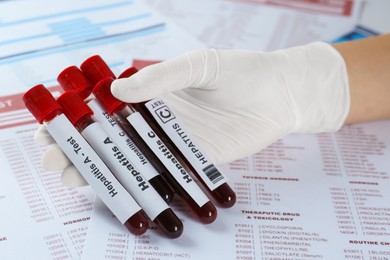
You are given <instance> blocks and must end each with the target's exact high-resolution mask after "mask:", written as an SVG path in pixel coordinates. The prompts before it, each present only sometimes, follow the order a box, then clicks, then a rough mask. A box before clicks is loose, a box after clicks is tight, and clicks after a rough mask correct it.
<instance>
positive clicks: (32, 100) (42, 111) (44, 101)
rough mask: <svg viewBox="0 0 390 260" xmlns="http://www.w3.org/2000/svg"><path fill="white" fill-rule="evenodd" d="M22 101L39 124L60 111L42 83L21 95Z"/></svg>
mask: <svg viewBox="0 0 390 260" xmlns="http://www.w3.org/2000/svg"><path fill="white" fill-rule="evenodd" d="M23 102H24V105H25V106H26V108H27V109H28V110H29V111H30V112H31V114H32V115H33V116H34V117H35V118H36V119H37V121H38V122H39V123H40V124H42V122H43V121H50V120H51V119H53V118H54V117H55V116H57V115H59V114H61V113H62V110H61V107H60V105H59V104H58V103H57V101H56V100H55V98H54V97H53V96H52V94H51V93H50V91H49V90H47V89H46V88H45V86H43V85H42V84H39V85H36V86H35V87H32V88H31V89H30V90H28V91H27V92H26V93H25V94H24V95H23Z"/></svg>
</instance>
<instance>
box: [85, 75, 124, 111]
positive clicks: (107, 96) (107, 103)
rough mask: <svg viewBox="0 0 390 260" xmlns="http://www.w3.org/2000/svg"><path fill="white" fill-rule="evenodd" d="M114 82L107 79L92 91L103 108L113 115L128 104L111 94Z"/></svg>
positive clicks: (111, 79)
mask: <svg viewBox="0 0 390 260" xmlns="http://www.w3.org/2000/svg"><path fill="white" fill-rule="evenodd" d="M113 81H114V79H113V78H105V79H103V80H101V81H99V83H98V84H96V86H95V87H94V88H93V89H92V93H93V94H94V95H95V97H96V99H97V100H99V102H100V104H101V105H102V106H103V108H104V109H105V110H106V111H107V112H108V113H109V114H110V115H111V114H112V113H113V112H116V111H118V109H121V106H125V105H126V104H125V103H124V102H122V101H120V100H119V99H117V98H116V97H114V96H113V95H112V93H111V83H112V82H113Z"/></svg>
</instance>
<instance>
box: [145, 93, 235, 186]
mask: <svg viewBox="0 0 390 260" xmlns="http://www.w3.org/2000/svg"><path fill="white" fill-rule="evenodd" d="M145 105H146V107H147V109H148V110H149V112H150V113H151V114H152V115H153V117H154V119H155V120H156V122H157V123H158V124H159V125H160V126H161V128H162V129H163V130H164V132H165V133H166V134H167V135H168V136H169V138H170V139H171V140H172V142H173V143H174V144H175V145H176V146H177V148H179V150H180V151H181V152H182V153H183V154H184V156H185V157H186V158H187V160H188V161H189V162H190V163H191V165H192V167H194V169H195V170H196V172H197V173H198V174H199V175H200V177H201V178H202V180H203V181H204V182H205V183H206V185H207V186H208V187H209V188H210V190H214V189H216V188H217V187H219V186H220V185H222V184H224V183H225V182H226V181H227V178H226V176H224V175H223V174H222V173H221V172H220V171H219V170H218V169H217V167H215V165H214V164H213V163H212V162H211V160H210V159H209V158H208V157H207V156H206V154H205V153H204V151H202V149H201V148H200V146H199V145H198V144H197V142H196V141H195V138H194V137H193V136H192V135H191V134H190V133H189V132H188V131H185V130H184V129H183V123H182V122H180V121H179V120H178V119H177V117H176V116H175V114H174V113H173V112H172V110H171V109H169V107H168V106H167V105H166V103H165V102H164V101H163V100H162V99H152V100H150V101H149V102H147V103H146V104H145Z"/></svg>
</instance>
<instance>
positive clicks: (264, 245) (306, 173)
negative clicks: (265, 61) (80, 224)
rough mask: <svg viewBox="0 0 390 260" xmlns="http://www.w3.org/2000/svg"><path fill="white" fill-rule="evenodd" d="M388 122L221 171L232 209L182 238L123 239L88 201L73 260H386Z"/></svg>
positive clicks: (297, 139)
mask: <svg viewBox="0 0 390 260" xmlns="http://www.w3.org/2000/svg"><path fill="white" fill-rule="evenodd" d="M389 129H390V121H383V122H376V123H369V124H361V125H354V126H347V127H344V128H343V129H342V130H340V131H339V132H338V133H335V134H332V133H329V134H328V133H327V134H318V135H291V136H288V137H286V138H284V139H282V140H279V141H277V142H276V143H274V144H273V145H272V146H270V147H269V148H267V149H265V150H264V151H262V152H260V153H257V154H255V155H253V156H251V157H248V158H245V159H243V160H239V161H235V162H233V163H230V164H226V165H223V166H221V170H222V171H223V172H224V173H225V174H227V175H228V177H229V178H230V180H231V184H232V186H233V188H234V190H235V191H236V192H237V198H238V201H237V205H235V206H234V207H233V208H231V209H228V210H223V209H220V208H219V209H218V210H219V216H218V218H217V220H216V222H215V223H213V224H210V225H203V224H200V223H199V222H197V221H196V220H195V219H193V218H192V217H191V216H189V215H188V212H187V211H185V209H184V208H183V207H180V206H179V207H174V209H175V210H176V213H177V214H178V215H179V216H180V217H181V218H182V220H183V222H184V233H183V235H182V237H180V238H178V239H176V240H169V239H166V238H164V237H162V236H160V235H159V233H157V232H156V231H155V230H149V231H148V232H147V233H146V234H144V235H143V236H140V237H134V236H132V235H129V234H128V232H127V231H126V230H125V229H124V228H123V227H121V226H120V225H118V224H117V223H116V222H113V221H110V219H111V218H112V216H111V214H110V213H109V212H107V210H106V209H105V208H104V207H102V206H100V202H97V203H96V206H95V207H94V209H93V213H92V218H91V219H92V220H91V222H90V226H89V230H88V235H87V242H86V246H85V248H84V251H83V258H82V259H98V258H101V259H102V258H105V259H329V260H330V259H372V260H373V259H388V258H389V257H390V239H389V237H390V204H389V200H390V189H389V187H390V180H389V175H390V164H389V162H388V158H389V156H390V138H389V135H388V133H389Z"/></svg>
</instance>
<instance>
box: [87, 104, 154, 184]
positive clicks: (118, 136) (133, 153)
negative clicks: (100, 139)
mask: <svg viewBox="0 0 390 260" xmlns="http://www.w3.org/2000/svg"><path fill="white" fill-rule="evenodd" d="M88 106H89V107H90V108H91V109H92V111H93V117H94V118H95V119H96V121H98V122H99V123H100V124H101V126H102V127H103V129H104V130H105V131H106V132H107V133H110V136H111V137H112V139H113V140H114V142H115V143H116V144H117V145H118V147H119V148H120V149H121V150H122V151H123V152H124V153H125V155H126V156H127V158H129V159H130V161H131V162H132V163H133V164H134V166H135V167H136V168H137V169H138V170H139V171H140V172H141V173H142V175H144V176H145V178H146V179H147V180H150V179H152V178H153V177H155V176H157V175H158V174H159V173H158V172H157V170H156V169H155V168H154V167H153V165H152V164H151V163H150V162H149V161H148V160H147V159H146V157H145V156H144V154H143V153H142V152H141V150H140V149H139V148H138V147H137V146H136V145H135V143H134V142H133V141H132V140H131V138H130V137H129V136H128V135H127V134H126V133H125V132H124V131H123V129H122V128H121V127H120V125H119V124H117V122H116V121H115V119H114V118H113V117H111V116H110V115H109V114H108V113H107V112H106V111H105V110H104V109H103V108H102V106H101V105H100V104H99V103H98V101H97V100H95V99H93V100H91V101H89V102H88Z"/></svg>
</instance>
